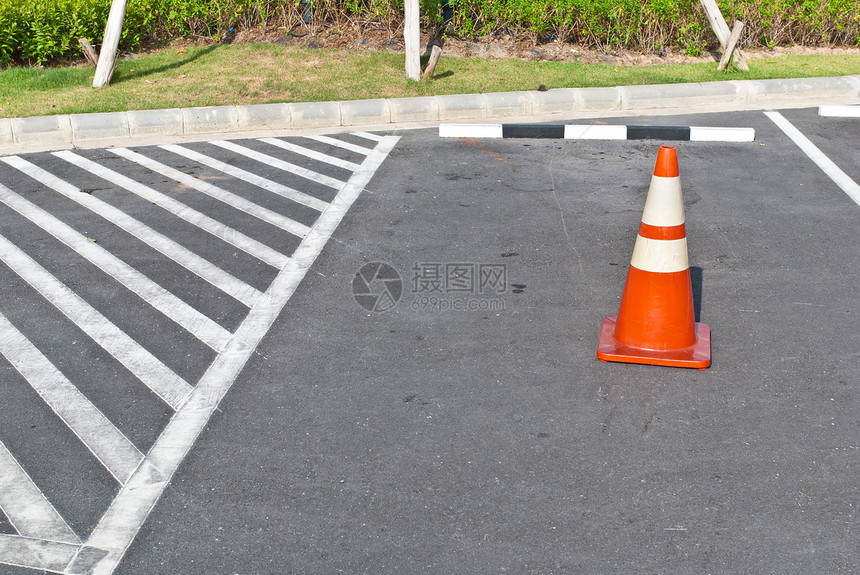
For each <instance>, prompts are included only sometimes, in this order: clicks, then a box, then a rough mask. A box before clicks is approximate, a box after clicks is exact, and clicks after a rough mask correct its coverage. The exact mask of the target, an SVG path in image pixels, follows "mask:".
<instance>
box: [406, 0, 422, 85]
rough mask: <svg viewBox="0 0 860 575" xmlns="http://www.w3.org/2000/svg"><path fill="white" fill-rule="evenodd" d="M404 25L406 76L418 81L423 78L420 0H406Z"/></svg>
mask: <svg viewBox="0 0 860 575" xmlns="http://www.w3.org/2000/svg"><path fill="white" fill-rule="evenodd" d="M404 17H405V19H406V23H405V25H404V27H403V40H404V44H406V77H407V78H409V79H410V80H414V81H416V82H418V81H419V80H421V47H420V46H419V44H420V43H421V34H420V31H419V26H418V24H419V21H418V20H419V13H418V0H406V2H405V13H404Z"/></svg>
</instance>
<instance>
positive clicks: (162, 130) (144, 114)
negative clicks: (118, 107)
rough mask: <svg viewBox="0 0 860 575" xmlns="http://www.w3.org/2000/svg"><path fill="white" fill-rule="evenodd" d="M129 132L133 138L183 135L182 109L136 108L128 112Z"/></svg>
mask: <svg viewBox="0 0 860 575" xmlns="http://www.w3.org/2000/svg"><path fill="white" fill-rule="evenodd" d="M127 116H128V133H129V135H130V136H131V137H132V138H136V137H145V136H181V135H182V134H183V129H182V110H180V109H179V108H173V109H166V110H136V111H131V112H127Z"/></svg>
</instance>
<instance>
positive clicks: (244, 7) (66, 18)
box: [0, 0, 860, 64]
mask: <svg viewBox="0 0 860 575" xmlns="http://www.w3.org/2000/svg"><path fill="white" fill-rule="evenodd" d="M312 1H313V3H314V22H313V25H314V26H326V25H330V26H339V27H343V26H348V25H358V26H368V25H373V26H377V27H378V26H380V25H382V26H385V27H386V28H387V29H388V30H390V31H391V33H392V34H399V27H400V25H401V24H402V14H403V0H312ZM439 3H440V0H421V4H422V14H423V18H424V24H425V25H429V24H432V21H433V20H436V19H438V17H439V16H438V15H439ZM451 3H452V4H453V5H454V7H455V16H454V21H453V23H452V28H453V31H454V32H455V33H456V34H458V35H460V36H486V35H492V34H498V33H506V34H512V35H514V36H516V37H518V38H523V39H530V40H533V41H536V42H540V41H544V40H550V39H554V38H557V39H560V40H564V41H573V42H579V43H583V44H587V45H592V46H599V47H603V48H610V47H626V48H631V49H635V50H643V51H653V50H658V49H661V48H663V47H670V46H671V47H679V48H681V49H683V50H685V51H686V52H688V53H698V52H699V51H701V50H702V49H704V48H705V47H706V46H707V45H708V44H709V43H713V42H714V39H713V35H712V33H711V31H710V28H709V26H708V24H707V19H706V17H705V14H704V11H703V10H702V8H701V6H700V4H699V2H698V0H451ZM719 4H720V9H721V10H722V12H723V14H724V15H725V17H726V20H728V21H729V23H731V22H732V21H733V20H735V19H739V20H742V21H743V22H744V23H745V24H746V28H745V34H744V41H745V43H746V45H764V46H773V45H777V44H785V43H793V44H838V45H846V44H848V45H858V46H860V2H858V0H723V1H722V2H720V3H719ZM109 9H110V0H0V63H21V64H43V63H45V62H50V61H55V60H58V59H63V58H68V57H71V56H73V57H77V56H79V55H80V47H79V44H78V41H77V40H78V38H89V39H90V41H91V42H93V43H94V44H96V43H97V41H98V40H99V39H100V38H101V37H102V35H103V34H104V25H105V21H106V20H107V14H108V11H109ZM306 9H307V4H303V3H300V2H299V1H298V0H129V4H128V10H127V14H126V20H125V25H124V28H123V35H122V39H121V42H120V47H121V49H123V50H133V49H135V48H138V47H140V45H141V44H142V43H143V42H145V41H160V40H165V39H168V38H176V37H191V36H205V37H218V36H219V35H220V34H222V33H223V32H224V31H226V30H227V29H228V28H230V27H233V26H235V27H239V28H242V27H255V26H281V27H284V28H286V29H292V28H294V27H296V26H302V16H303V13H304V12H305V11H306Z"/></svg>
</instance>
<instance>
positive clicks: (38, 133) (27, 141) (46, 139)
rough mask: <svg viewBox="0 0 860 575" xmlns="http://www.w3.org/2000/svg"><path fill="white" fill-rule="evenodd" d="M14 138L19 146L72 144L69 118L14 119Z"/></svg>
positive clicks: (35, 117)
mask: <svg viewBox="0 0 860 575" xmlns="http://www.w3.org/2000/svg"><path fill="white" fill-rule="evenodd" d="M11 123H12V138H13V140H14V142H15V143H16V144H19V145H36V146H56V145H60V144H63V145H68V144H71V143H72V122H71V120H70V119H69V116H65V115H63V116H34V117H32V118H12V120H11Z"/></svg>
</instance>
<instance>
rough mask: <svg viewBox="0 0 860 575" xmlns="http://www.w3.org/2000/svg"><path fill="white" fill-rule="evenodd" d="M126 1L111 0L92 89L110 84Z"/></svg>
mask: <svg viewBox="0 0 860 575" xmlns="http://www.w3.org/2000/svg"><path fill="white" fill-rule="evenodd" d="M127 3H128V0H113V3H112V4H111V6H110V14H109V15H108V19H107V24H106V25H105V37H104V41H103V42H102V47H101V51H100V52H99V64H98V66H96V75H95V77H94V78H93V88H103V87H105V86H107V85H108V84H110V79H111V76H113V69H114V66H115V65H116V49H117V47H119V37H120V36H121V35H122V21H123V20H124V19H125V7H126V4H127Z"/></svg>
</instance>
